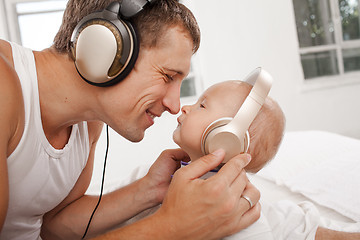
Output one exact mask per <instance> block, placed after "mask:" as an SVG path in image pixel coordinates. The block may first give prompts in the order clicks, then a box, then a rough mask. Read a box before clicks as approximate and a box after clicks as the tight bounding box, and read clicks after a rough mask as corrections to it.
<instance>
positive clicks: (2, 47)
mask: <svg viewBox="0 0 360 240" xmlns="http://www.w3.org/2000/svg"><path fill="white" fill-rule="evenodd" d="M0 58H1V63H0V64H3V61H6V62H7V63H8V64H9V65H10V66H11V67H14V64H13V61H12V50H11V45H10V43H9V42H7V41H5V40H2V39H0Z"/></svg>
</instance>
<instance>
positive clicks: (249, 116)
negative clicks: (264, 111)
mask: <svg viewBox="0 0 360 240" xmlns="http://www.w3.org/2000/svg"><path fill="white" fill-rule="evenodd" d="M245 82H247V83H249V84H250V85H252V86H253V87H252V89H251V91H250V93H249V95H248V96H247V98H246V99H245V101H244V102H243V104H242V105H241V107H240V109H239V111H238V112H237V114H236V115H235V117H234V119H233V120H232V121H231V122H230V123H229V125H230V126H231V127H234V128H235V129H237V132H238V134H239V136H241V135H244V134H245V132H246V131H247V130H248V129H249V127H250V125H251V123H252V122H253V121H254V119H255V117H256V115H257V114H258V112H259V111H260V108H261V107H262V105H263V104H264V102H265V99H266V97H267V95H268V94H269V92H270V89H271V85H272V77H271V76H270V74H269V73H267V72H266V71H265V70H263V69H262V68H260V67H259V68H256V69H255V70H254V71H253V72H251V73H250V74H249V75H248V76H247V77H246V79H245Z"/></svg>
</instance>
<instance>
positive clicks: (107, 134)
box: [81, 125, 109, 239]
mask: <svg viewBox="0 0 360 240" xmlns="http://www.w3.org/2000/svg"><path fill="white" fill-rule="evenodd" d="M108 151H109V125H106V150H105V160H104V166H103V173H102V180H101V190H100V196H99V200H98V202H97V204H96V206H95V208H94V210H93V212H92V214H91V217H90V219H89V222H88V224H87V226H86V230H85V233H84V235H83V236H82V238H81V239H85V236H86V234H87V232H88V230H89V227H90V223H91V220H92V219H93V217H94V214H95V212H96V210H97V208H98V207H99V205H100V201H101V198H102V194H103V190H104V180H105V168H106V160H107V155H108Z"/></svg>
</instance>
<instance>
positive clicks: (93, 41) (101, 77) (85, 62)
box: [73, 20, 123, 83]
mask: <svg viewBox="0 0 360 240" xmlns="http://www.w3.org/2000/svg"><path fill="white" fill-rule="evenodd" d="M75 49H76V52H73V54H74V55H75V57H74V59H75V64H76V67H77V69H78V70H79V72H81V73H82V75H83V77H85V78H86V79H88V80H89V81H91V82H95V83H103V82H106V81H108V80H109V79H112V78H114V77H116V76H117V75H118V74H119V73H120V72H121V70H122V69H123V64H121V62H120V58H121V56H122V49H123V44H122V39H121V36H120V35H119V32H118V31H117V29H116V28H115V27H114V26H113V25H112V24H111V23H109V22H107V21H104V20H93V21H90V22H89V23H87V24H86V25H84V26H83V27H82V30H80V34H79V36H78V38H77V41H76V47H75Z"/></svg>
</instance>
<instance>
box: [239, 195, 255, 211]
mask: <svg viewBox="0 0 360 240" xmlns="http://www.w3.org/2000/svg"><path fill="white" fill-rule="evenodd" d="M241 197H242V198H244V199H245V200H246V201H248V203H249V204H250V208H252V207H253V206H254V205H253V203H252V201H251V199H250V198H249V197H248V196H245V195H242V196H241Z"/></svg>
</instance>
